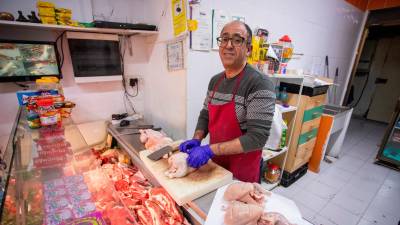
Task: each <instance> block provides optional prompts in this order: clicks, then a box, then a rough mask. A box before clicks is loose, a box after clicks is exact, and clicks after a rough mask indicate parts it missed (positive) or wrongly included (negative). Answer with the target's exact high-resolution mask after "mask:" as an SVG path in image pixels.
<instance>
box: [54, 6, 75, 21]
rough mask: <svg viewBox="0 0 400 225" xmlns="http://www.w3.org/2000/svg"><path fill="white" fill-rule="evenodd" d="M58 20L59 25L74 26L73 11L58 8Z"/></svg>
mask: <svg viewBox="0 0 400 225" xmlns="http://www.w3.org/2000/svg"><path fill="white" fill-rule="evenodd" d="M56 19H57V24H59V25H71V24H72V11H71V9H65V8H56Z"/></svg>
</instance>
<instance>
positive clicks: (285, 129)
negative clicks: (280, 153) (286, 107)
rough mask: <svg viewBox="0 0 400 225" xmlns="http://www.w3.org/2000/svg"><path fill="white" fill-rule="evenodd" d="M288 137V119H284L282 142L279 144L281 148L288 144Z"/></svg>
mask: <svg viewBox="0 0 400 225" xmlns="http://www.w3.org/2000/svg"><path fill="white" fill-rule="evenodd" d="M286 138H287V121H284V124H283V129H282V136H281V144H280V146H279V147H280V148H281V149H282V148H284V147H285V146H286Z"/></svg>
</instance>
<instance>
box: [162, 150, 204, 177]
mask: <svg viewBox="0 0 400 225" xmlns="http://www.w3.org/2000/svg"><path fill="white" fill-rule="evenodd" d="M188 156H189V155H188V154H187V153H183V152H178V153H176V154H174V155H172V156H171V157H169V158H168V165H169V168H168V170H167V171H165V176H167V177H169V178H179V177H184V176H186V175H188V174H189V173H191V172H193V171H195V170H196V169H194V168H192V167H190V166H189V165H188V164H187V161H186V159H187V157H188Z"/></svg>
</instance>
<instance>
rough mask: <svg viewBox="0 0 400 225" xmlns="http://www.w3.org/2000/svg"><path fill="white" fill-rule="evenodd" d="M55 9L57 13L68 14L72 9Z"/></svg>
mask: <svg viewBox="0 0 400 225" xmlns="http://www.w3.org/2000/svg"><path fill="white" fill-rule="evenodd" d="M55 10H56V12H57V13H69V14H72V10H71V9H66V8H56V9H55Z"/></svg>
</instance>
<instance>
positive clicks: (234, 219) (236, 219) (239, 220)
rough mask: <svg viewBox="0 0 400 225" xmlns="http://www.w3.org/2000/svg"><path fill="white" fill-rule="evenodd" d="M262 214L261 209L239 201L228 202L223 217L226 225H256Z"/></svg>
mask: <svg viewBox="0 0 400 225" xmlns="http://www.w3.org/2000/svg"><path fill="white" fill-rule="evenodd" d="M262 213H263V207H261V206H259V205H254V204H245V203H243V202H239V201H232V202H229V205H228V207H227V208H226V213H225V216H224V222H225V224H226V225H257V221H258V220H259V219H260V217H261V215H262Z"/></svg>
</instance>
